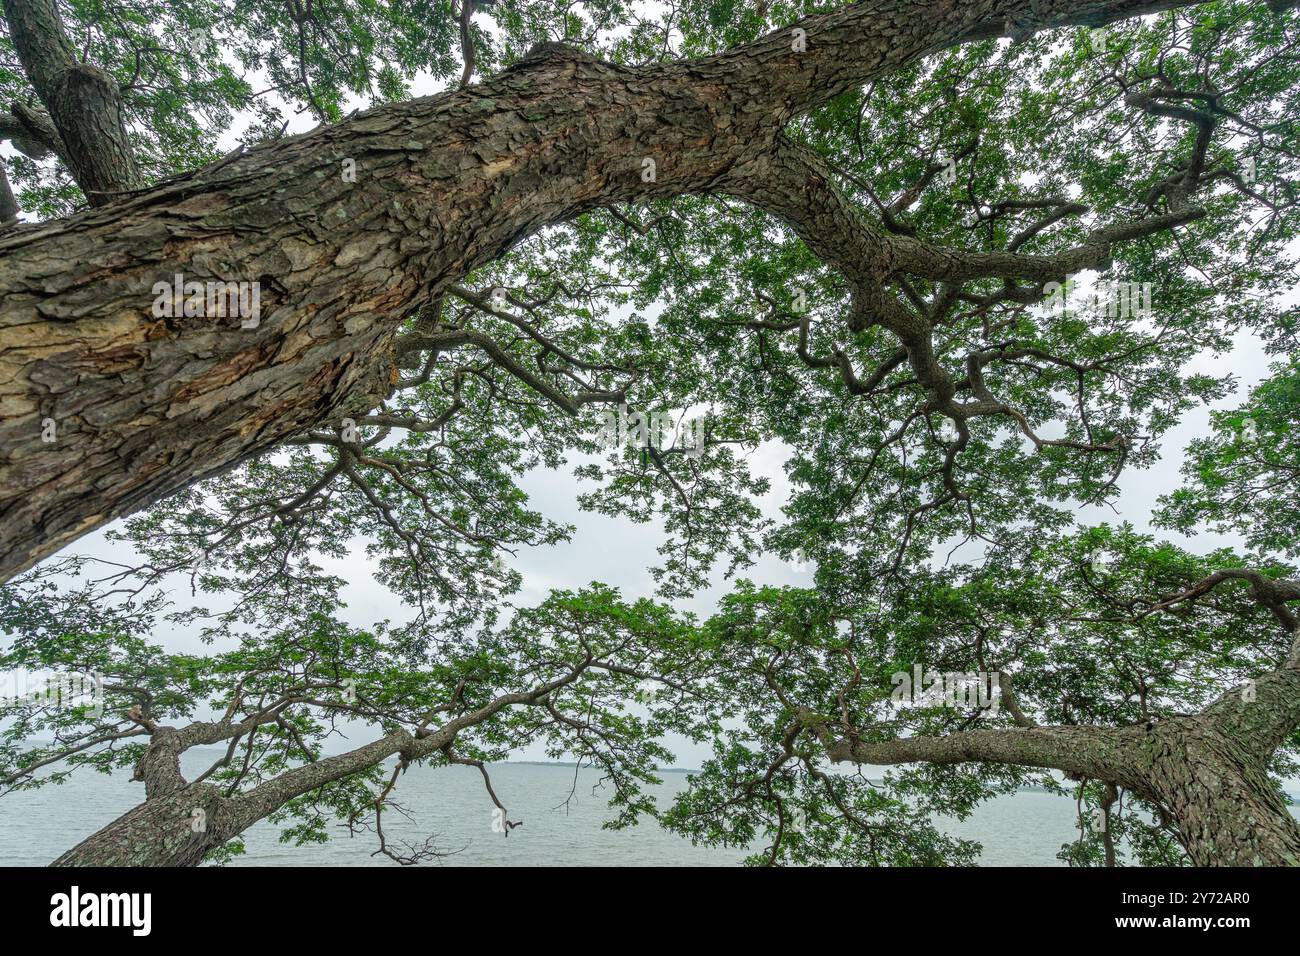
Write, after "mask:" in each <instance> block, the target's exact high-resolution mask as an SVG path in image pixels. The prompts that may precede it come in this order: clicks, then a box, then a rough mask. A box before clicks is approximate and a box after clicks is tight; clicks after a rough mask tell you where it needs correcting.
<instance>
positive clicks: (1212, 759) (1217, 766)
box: [803, 590, 1300, 866]
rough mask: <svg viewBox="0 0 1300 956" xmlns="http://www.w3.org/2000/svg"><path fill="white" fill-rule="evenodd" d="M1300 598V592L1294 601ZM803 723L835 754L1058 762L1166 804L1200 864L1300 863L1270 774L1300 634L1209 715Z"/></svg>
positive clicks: (1293, 701)
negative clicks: (965, 723) (964, 724)
mask: <svg viewBox="0 0 1300 956" xmlns="http://www.w3.org/2000/svg"><path fill="white" fill-rule="evenodd" d="M1297 596H1300V590H1296V591H1295V593H1291V596H1290V597H1288V598H1287V599H1288V600H1293V599H1295V597H1297ZM1283 613H1286V612H1285V611H1284V612H1283ZM1291 626H1292V627H1293V628H1294V622H1292V624H1291ZM1004 693H1005V690H1004ZM803 720H804V722H805V724H806V725H807V726H809V727H810V728H811V729H813V730H814V731H815V732H816V733H817V734H818V736H819V737H821V739H822V740H823V742H824V743H825V744H826V749H827V753H828V756H829V757H830V759H832V760H834V761H836V762H851V763H860V764H870V765H888V764H899V763H913V762H917V761H925V762H928V763H942V764H954V763H967V762H979V763H1002V764H1011V765H1015V766H1023V767H1043V768H1049V769H1055V770H1060V771H1063V772H1064V773H1066V774H1067V775H1068V776H1070V777H1072V778H1073V779H1089V780H1098V781H1104V782H1106V783H1109V784H1112V785H1114V786H1117V787H1123V788H1125V789H1127V790H1130V791H1132V792H1133V793H1136V794H1138V795H1139V796H1141V797H1143V798H1144V799H1146V800H1147V801H1149V802H1150V803H1152V804H1154V805H1156V806H1158V807H1160V808H1162V809H1163V810H1164V811H1165V813H1167V814H1168V817H1169V819H1170V821H1171V822H1172V823H1173V825H1174V828H1175V830H1176V832H1177V834H1178V838H1179V840H1180V842H1181V843H1182V845H1183V847H1184V849H1186V851H1187V854H1188V856H1189V857H1191V859H1192V862H1193V863H1195V864H1196V865H1197V866H1300V823H1297V822H1296V819H1295V818H1294V817H1293V816H1292V815H1291V814H1290V813H1289V812H1288V810H1287V808H1286V805H1285V804H1284V803H1283V801H1282V798H1281V796H1280V795H1279V794H1278V791H1277V788H1276V787H1275V786H1274V785H1273V784H1272V783H1271V782H1270V780H1269V778H1268V773H1267V762H1268V759H1269V757H1270V756H1271V755H1272V754H1273V752H1274V751H1275V750H1276V749H1277V748H1278V746H1279V745H1280V744H1281V743H1282V741H1283V740H1285V739H1286V738H1287V737H1288V736H1290V734H1291V733H1292V732H1293V731H1294V729H1295V728H1296V727H1297V726H1300V631H1298V632H1297V639H1296V643H1295V646H1294V648H1293V651H1292V654H1291V656H1290V658H1289V659H1288V661H1287V662H1286V663H1285V664H1284V665H1283V666H1282V667H1280V668H1278V669H1277V670H1275V671H1273V672H1272V673H1270V674H1267V675H1265V676H1264V677H1262V678H1260V679H1259V680H1258V681H1255V682H1254V683H1253V684H1252V685H1249V686H1248V687H1246V688H1240V687H1239V688H1235V689H1233V690H1231V691H1229V692H1228V693H1227V694H1224V695H1223V696H1222V697H1221V698H1219V700H1217V701H1216V702H1215V703H1214V704H1212V705H1211V706H1210V707H1208V708H1207V709H1206V710H1205V711H1203V712H1202V713H1200V714H1196V715H1189V716H1181V717H1176V718H1173V719H1168V720H1162V721H1157V722H1153V723H1149V724H1140V725H1136V726H1131V727H1092V726H1052V727H1042V726H1036V725H1033V724H1032V722H1030V721H1028V720H1027V719H1026V718H1024V717H1023V716H1022V715H1019V716H1017V722H1019V723H1022V726H1020V727H1015V728H1006V729H996V730H974V731H966V732H964V733H957V734H953V735H951V736H948V737H907V738H900V739H896V740H888V741H880V742H872V741H863V740H856V739H851V738H844V739H837V738H836V737H835V735H834V733H833V730H832V728H831V727H830V726H828V725H827V724H826V723H825V718H822V717H818V716H816V715H813V714H810V713H806V714H804V715H803Z"/></svg>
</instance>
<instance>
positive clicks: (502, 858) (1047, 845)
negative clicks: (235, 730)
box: [0, 751, 1295, 866]
mask: <svg viewBox="0 0 1300 956" xmlns="http://www.w3.org/2000/svg"><path fill="white" fill-rule="evenodd" d="M212 757H213V755H212V754H207V753H202V752H199V751H190V752H189V753H187V754H186V755H185V758H186V759H185V760H184V764H185V768H184V769H185V770H186V771H187V772H188V773H189V774H190V775H191V778H192V776H193V775H196V774H197V772H198V771H199V770H201V769H202V768H203V767H206V766H207V764H208V763H210V762H211V760H212ZM491 773H492V782H493V785H494V787H495V788H496V791H497V793H498V795H500V797H501V799H502V802H504V803H505V804H506V806H507V807H509V809H510V818H511V819H512V820H519V819H522V820H523V821H524V823H523V826H521V827H518V828H516V829H514V830H512V831H511V833H510V835H509V837H505V836H502V835H501V834H499V833H494V832H492V822H493V821H492V809H493V808H492V804H491V802H490V801H489V800H488V797H487V794H486V793H485V792H484V789H483V780H482V777H481V776H480V775H479V773H478V771H477V770H475V769H474V768H472V767H438V768H432V767H412V768H411V769H410V770H409V771H408V772H407V773H406V774H405V775H404V776H403V778H402V779H401V780H400V781H399V784H398V787H397V790H396V797H397V799H398V801H399V802H400V803H401V804H402V805H403V806H404V807H406V809H407V810H408V811H410V813H411V814H412V820H411V821H409V822H408V821H406V820H403V819H402V817H401V815H400V814H397V813H394V812H392V811H388V812H386V813H385V814H384V830H385V832H386V833H387V834H388V835H389V837H390V841H392V840H394V838H395V839H396V840H403V839H404V840H407V841H410V842H417V843H418V842H422V841H423V839H424V837H426V836H428V835H430V834H436V835H437V840H436V845H437V846H438V848H439V849H441V850H443V851H446V852H448V853H449V854H450V855H448V856H447V857H445V858H444V859H442V860H441V861H439V862H440V863H441V865H446V866H495V865H526V866H550V865H565V864H569V865H578V866H628V865H634V866H718V865H723V866H726V865H733V864H735V863H737V862H739V861H740V860H741V859H742V858H743V857H744V856H745V855H746V854H745V852H744V851H742V850H727V849H711V848H706V847H696V846H692V845H691V844H690V843H689V842H687V841H686V840H683V839H682V838H680V837H677V836H674V835H673V834H670V833H666V832H665V831H663V830H661V829H659V827H658V826H657V825H656V824H655V823H654V822H653V821H650V820H647V821H645V822H643V823H642V824H641V825H640V826H638V827H635V828H633V829H632V830H625V831H618V832H614V831H609V830H603V829H601V824H602V823H603V822H604V821H605V820H606V819H608V817H609V811H608V808H607V806H606V798H605V797H604V796H602V794H601V793H600V792H595V793H593V791H592V788H593V786H595V785H596V783H597V782H598V774H597V773H596V772H595V771H593V770H583V771H580V772H578V774H577V786H576V789H575V787H574V775H575V774H574V768H573V767H571V766H567V767H566V766H563V765H545V764H527V763H513V764H498V765H496V766H494V767H492V768H491ZM662 776H663V778H664V784H663V786H662V787H660V788H657V796H658V797H659V799H660V801H661V804H662V803H666V802H667V800H668V799H669V798H671V796H672V795H673V794H674V793H676V792H678V791H679V790H681V789H682V788H684V787H685V786H686V781H687V779H688V778H687V775H686V774H685V773H665V774H663V775H662ZM571 791H572V792H573V798H572V799H571V800H570V801H569V805H568V807H567V808H566V807H565V806H563V804H564V802H565V800H566V798H568V797H569V795H570V792H571ZM143 792H144V790H143V785H142V784H139V783H132V782H131V781H130V780H128V779H127V777H126V776H125V775H123V776H113V777H104V776H101V775H98V774H94V773H93V772H88V771H87V770H85V769H82V770H78V771H77V773H75V774H74V775H73V778H72V779H71V780H70V781H68V782H67V783H64V784H63V785H61V786H57V787H55V786H51V787H47V788H44V789H41V790H36V791H29V792H25V793H11V794H8V795H6V796H4V797H0V865H4V866H42V865H44V864H46V863H49V862H50V860H52V859H54V858H55V857H56V856H58V855H59V854H60V853H62V852H63V851H64V850H66V849H68V848H69V847H71V846H73V845H75V844H76V843H77V842H78V841H79V840H81V839H84V838H85V837H86V836H89V835H90V834H91V833H93V832H94V831H95V830H97V829H98V828H99V827H101V826H103V825H104V824H106V823H108V822H109V821H111V820H113V819H114V818H115V817H117V816H118V815H119V814H121V813H123V812H124V811H126V810H128V809H130V808H131V807H132V806H134V805H135V804H136V803H138V802H139V801H140V800H141V798H142V797H143ZM1292 809H1293V812H1295V808H1292ZM1074 814H1075V808H1074V801H1073V800H1072V799H1070V798H1068V797H1059V796H1055V795H1052V794H1048V793H1040V792H1034V791H1021V792H1019V793H1016V794H1014V795H1012V796H1007V797H999V798H996V799H994V800H990V801H989V802H987V803H985V804H983V805H982V806H981V807H980V808H979V809H977V810H976V811H975V813H974V814H973V815H972V816H971V817H970V818H968V819H967V820H965V821H962V822H958V821H955V820H953V821H945V823H944V825H943V828H944V829H945V830H947V832H949V833H951V834H952V835H954V836H960V837H965V838H967V839H972V840H978V841H980V842H981V843H982V844H983V845H984V852H983V856H982V860H981V861H982V862H983V863H984V864H986V865H993V866H1061V865H1062V864H1061V861H1059V860H1057V859H1056V853H1057V852H1058V851H1059V849H1060V847H1061V844H1063V843H1066V842H1069V841H1071V840H1073V839H1074V838H1075V836H1076V830H1075V816H1074ZM337 834H338V835H337V836H336V837H334V838H333V839H332V840H331V841H330V842H329V843H327V844H324V845H313V846H304V847H294V846H292V845H286V844H282V843H280V842H279V830H278V828H277V827H275V826H274V825H272V824H270V823H268V822H266V821H262V822H261V823H258V824H257V825H256V826H254V827H253V828H252V829H250V830H249V831H248V832H247V833H246V834H245V840H246V843H247V846H248V852H247V853H246V854H245V855H244V856H242V857H239V858H237V859H236V860H235V861H234V862H233V863H232V864H231V865H232V866H288V865H298V866H371V865H376V864H382V865H395V864H393V863H392V862H391V861H390V860H388V859H387V858H386V857H382V856H379V857H373V856H372V855H371V854H372V853H373V852H374V850H375V846H376V843H375V838H374V836H373V835H372V834H369V833H366V834H360V835H358V836H355V837H350V836H349V835H348V833H347V831H346V829H343V828H339V829H338V830H337Z"/></svg>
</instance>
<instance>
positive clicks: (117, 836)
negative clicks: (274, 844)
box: [50, 784, 239, 866]
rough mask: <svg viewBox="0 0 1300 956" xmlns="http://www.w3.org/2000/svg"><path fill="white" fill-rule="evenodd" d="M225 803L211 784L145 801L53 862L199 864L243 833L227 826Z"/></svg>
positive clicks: (66, 864) (62, 864)
mask: <svg viewBox="0 0 1300 956" xmlns="http://www.w3.org/2000/svg"><path fill="white" fill-rule="evenodd" d="M226 802H227V801H225V800H224V799H223V798H222V796H221V793H220V791H219V790H218V789H217V788H216V787H214V786H212V785H210V784H198V785H197V786H194V787H190V788H188V789H186V790H181V791H178V792H175V793H172V794H170V795H168V796H166V797H159V798H155V799H153V800H146V801H145V802H144V803H142V804H140V805H139V806H138V807H135V808H134V809H132V810H129V811H127V812H126V813H124V814H123V815H122V816H120V817H118V818H117V819H116V820H114V821H113V822H112V823H110V824H109V825H108V826H106V827H103V828H102V829H100V830H97V831H96V832H95V833H92V834H91V835H90V836H88V837H87V838H86V839H84V840H82V841H81V842H80V843H78V844H77V845H76V846H74V847H73V848H72V849H70V850H68V852H66V853H64V854H63V855H62V856H60V857H59V858H58V859H57V860H55V861H54V862H53V863H51V864H50V865H51V866H197V865H198V864H199V863H201V862H202V861H203V857H204V855H205V854H206V853H207V852H208V851H210V850H213V849H216V848H217V847H219V846H221V845H222V844H223V843H225V842H226V841H227V840H229V839H231V838H233V837H235V836H238V835H239V834H238V833H230V832H229V830H228V827H227V826H226V823H227V818H228V813H227V811H226Z"/></svg>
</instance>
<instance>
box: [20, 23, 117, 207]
mask: <svg viewBox="0 0 1300 956" xmlns="http://www.w3.org/2000/svg"><path fill="white" fill-rule="evenodd" d="M4 13H5V20H6V21H7V22H8V24H9V32H10V36H11V38H12V39H13V44H14V49H16V50H17V51H18V57H19V59H20V60H21V61H22V65H23V72H24V73H26V74H27V78H28V79H29V80H30V81H31V84H32V86H33V87H34V88H35V90H36V92H37V94H38V95H39V96H40V98H41V101H42V102H43V103H44V104H45V108H46V109H47V110H48V111H49V115H50V119H51V121H52V122H53V127H54V129H57V130H58V133H55V132H54V129H50V130H48V131H46V132H47V135H46V136H43V137H42V139H43V140H45V141H51V140H58V141H59V150H58V152H59V157H60V158H61V159H62V160H63V162H64V163H65V164H66V165H67V166H68V168H69V170H70V171H71V173H72V175H73V177H74V178H75V179H76V181H77V183H78V185H80V186H81V189H82V191H83V192H84V193H85V194H86V198H87V199H88V200H89V201H90V204H91V205H101V204H103V203H106V202H108V201H109V200H110V199H112V198H113V196H114V195H115V194H117V193H119V192H121V191H123V190H128V189H130V188H132V187H133V186H135V185H137V180H138V171H137V169H136V163H135V154H134V153H133V151H132V149H131V143H130V139H129V138H128V136H127V130H126V124H125V122H124V120H123V116H122V97H121V93H120V92H119V90H118V84H117V81H116V80H115V79H113V77H112V76H110V75H109V74H108V73H105V72H104V71H103V70H101V69H99V68H98V67H96V66H94V65H92V64H88V63H81V62H79V61H78V59H77V55H76V51H75V50H74V49H73V47H72V44H71V43H70V42H69V40H68V37H67V34H66V33H65V31H64V29H63V23H62V19H61V18H60V16H59V10H58V4H57V2H56V0H4ZM29 115H30V113H29ZM38 122H39V121H36V120H34V119H31V120H29V124H31V125H33V126H35V125H36V124H37V123H38Z"/></svg>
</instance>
